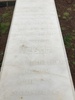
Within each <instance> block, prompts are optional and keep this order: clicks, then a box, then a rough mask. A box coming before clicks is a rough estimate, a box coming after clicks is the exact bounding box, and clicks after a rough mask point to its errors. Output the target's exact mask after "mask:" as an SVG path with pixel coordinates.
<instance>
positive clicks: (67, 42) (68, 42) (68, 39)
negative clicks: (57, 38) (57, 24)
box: [63, 34, 72, 48]
mask: <svg viewBox="0 0 75 100" xmlns="http://www.w3.org/2000/svg"><path fill="white" fill-rule="evenodd" d="M63 38H64V43H65V45H66V48H70V47H71V45H72V44H71V40H72V36H71V35H70V34H67V35H65V36H64V37H63Z"/></svg>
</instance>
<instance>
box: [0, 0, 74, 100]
mask: <svg viewBox="0 0 75 100" xmlns="http://www.w3.org/2000/svg"><path fill="white" fill-rule="evenodd" d="M1 72H2V73H1V79H0V100H21V99H22V100H74V88H73V84H72V80H71V75H70V70H69V65H68V61H67V57H66V53H65V49H64V44H63V39H62V35H61V30H60V26H59V22H58V18H57V13H56V8H55V4H54V0H17V3H16V7H15V12H14V16H13V20H12V25H11V29H10V34H9V38H8V42H7V46H6V52H5V56H4V61H3V64H2V71H1Z"/></svg>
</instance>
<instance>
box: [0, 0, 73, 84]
mask: <svg viewBox="0 0 75 100" xmlns="http://www.w3.org/2000/svg"><path fill="white" fill-rule="evenodd" d="M55 2H56V7H57V11H58V16H59V20H60V25H61V30H62V35H63V39H64V43H65V48H66V51H67V56H68V61H69V64H70V69H71V73H72V77H73V82H74V85H75V1H74V0H55ZM13 10H14V7H3V8H0V66H1V64H2V59H3V55H4V51H5V46H6V42H7V37H8V32H9V28H10V23H11V19H12V14H13ZM1 23H2V24H1ZM5 23H6V24H5ZM3 30H4V31H3Z"/></svg>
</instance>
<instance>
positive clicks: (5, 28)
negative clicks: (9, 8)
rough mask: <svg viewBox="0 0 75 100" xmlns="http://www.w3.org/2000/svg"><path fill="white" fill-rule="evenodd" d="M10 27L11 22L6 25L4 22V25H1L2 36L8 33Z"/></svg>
mask: <svg viewBox="0 0 75 100" xmlns="http://www.w3.org/2000/svg"><path fill="white" fill-rule="evenodd" d="M9 25H10V23H9V22H6V23H4V22H2V23H0V31H1V34H3V33H5V32H7V30H8V28H9Z"/></svg>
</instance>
